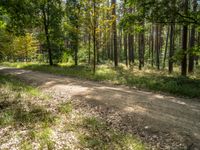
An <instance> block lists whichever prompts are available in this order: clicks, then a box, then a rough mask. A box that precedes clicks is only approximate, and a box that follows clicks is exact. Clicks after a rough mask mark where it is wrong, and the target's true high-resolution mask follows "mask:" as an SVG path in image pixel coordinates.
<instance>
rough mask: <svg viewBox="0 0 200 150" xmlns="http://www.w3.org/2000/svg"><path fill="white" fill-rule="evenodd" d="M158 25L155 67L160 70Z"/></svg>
mask: <svg viewBox="0 0 200 150" xmlns="http://www.w3.org/2000/svg"><path fill="white" fill-rule="evenodd" d="M159 49H160V48H159V25H158V24H156V66H157V69H158V70H160V52H159Z"/></svg>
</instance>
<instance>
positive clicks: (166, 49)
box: [163, 26, 170, 69]
mask: <svg viewBox="0 0 200 150" xmlns="http://www.w3.org/2000/svg"><path fill="white" fill-rule="evenodd" d="M169 30H170V27H169V26H168V29H167V37H166V45H165V54H164V59H163V69H165V64H166V58H167V51H168V41H169Z"/></svg>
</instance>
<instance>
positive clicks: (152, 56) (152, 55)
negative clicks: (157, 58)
mask: <svg viewBox="0 0 200 150" xmlns="http://www.w3.org/2000/svg"><path fill="white" fill-rule="evenodd" d="M151 42H152V44H151V66H152V67H153V65H154V25H153V24H152V41H151Z"/></svg>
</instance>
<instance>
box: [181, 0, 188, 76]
mask: <svg viewBox="0 0 200 150" xmlns="http://www.w3.org/2000/svg"><path fill="white" fill-rule="evenodd" d="M184 14H185V15H187V14H188V0H184ZM182 32H183V33H182V49H183V59H182V62H181V75H182V76H187V41H188V25H186V24H185V25H183V31H182Z"/></svg>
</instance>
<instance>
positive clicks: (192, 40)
mask: <svg viewBox="0 0 200 150" xmlns="http://www.w3.org/2000/svg"><path fill="white" fill-rule="evenodd" d="M196 9H197V1H196V0H193V12H196ZM195 28H196V26H195V25H192V30H191V35H190V49H192V48H193V47H194V45H195ZM194 58H195V56H194V55H193V52H192V51H190V53H189V66H188V72H189V73H193V72H194Z"/></svg>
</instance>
